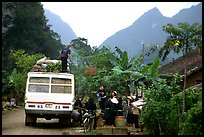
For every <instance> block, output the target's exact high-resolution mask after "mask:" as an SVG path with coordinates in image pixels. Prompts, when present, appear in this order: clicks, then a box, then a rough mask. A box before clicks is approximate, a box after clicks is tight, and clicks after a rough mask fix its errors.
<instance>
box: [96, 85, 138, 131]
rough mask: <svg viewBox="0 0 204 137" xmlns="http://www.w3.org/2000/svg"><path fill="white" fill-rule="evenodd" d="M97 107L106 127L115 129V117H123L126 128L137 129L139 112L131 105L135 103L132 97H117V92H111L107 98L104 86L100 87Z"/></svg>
mask: <svg viewBox="0 0 204 137" xmlns="http://www.w3.org/2000/svg"><path fill="white" fill-rule="evenodd" d="M97 97H98V102H99V107H100V109H101V111H102V112H103V113H104V119H105V124H106V125H111V126H112V127H115V117H116V116H125V118H126V125H127V126H133V125H134V126H135V128H139V114H140V112H141V110H140V109H139V108H138V107H137V106H134V105H133V102H134V101H136V99H135V98H133V97H132V96H127V97H123V98H122V97H117V91H112V92H111V95H110V96H108V95H106V93H105V89H104V86H101V87H100V88H99V90H98V91H97Z"/></svg>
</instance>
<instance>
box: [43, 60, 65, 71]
mask: <svg viewBox="0 0 204 137" xmlns="http://www.w3.org/2000/svg"><path fill="white" fill-rule="evenodd" d="M61 68H62V64H61V63H60V62H58V63H55V64H48V65H47V66H46V70H47V71H51V72H52V71H60V70H61Z"/></svg>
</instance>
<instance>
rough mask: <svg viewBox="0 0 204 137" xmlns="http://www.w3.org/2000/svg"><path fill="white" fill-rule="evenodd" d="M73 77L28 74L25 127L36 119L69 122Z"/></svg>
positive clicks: (45, 73) (51, 74)
mask: <svg viewBox="0 0 204 137" xmlns="http://www.w3.org/2000/svg"><path fill="white" fill-rule="evenodd" d="M74 95H75V91H74V75H73V74H69V73H54V72H29V73H28V78H27V84H26V92H25V115H26V118H25V125H26V126H28V125H30V124H31V125H32V124H35V123H36V120H37V118H45V119H47V120H50V119H52V118H59V122H60V123H62V124H69V123H70V122H71V113H72V111H73V103H74Z"/></svg>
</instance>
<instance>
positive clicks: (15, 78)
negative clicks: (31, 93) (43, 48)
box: [8, 69, 27, 102]
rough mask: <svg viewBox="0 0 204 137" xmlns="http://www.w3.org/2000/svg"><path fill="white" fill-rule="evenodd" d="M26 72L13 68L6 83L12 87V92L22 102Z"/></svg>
mask: <svg viewBox="0 0 204 137" xmlns="http://www.w3.org/2000/svg"><path fill="white" fill-rule="evenodd" d="M26 80H27V73H22V72H20V73H19V72H17V71H16V69H14V71H13V73H12V74H11V75H10V76H9V83H8V85H9V86H10V87H11V88H12V89H13V92H12V94H13V95H14V96H15V97H16V98H17V100H18V101H20V102H23V101H24V100H23V99H24V93H25V88H26Z"/></svg>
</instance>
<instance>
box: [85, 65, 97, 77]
mask: <svg viewBox="0 0 204 137" xmlns="http://www.w3.org/2000/svg"><path fill="white" fill-rule="evenodd" d="M85 73H86V74H87V75H89V76H94V75H96V68H95V67H87V68H86V70H85Z"/></svg>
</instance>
